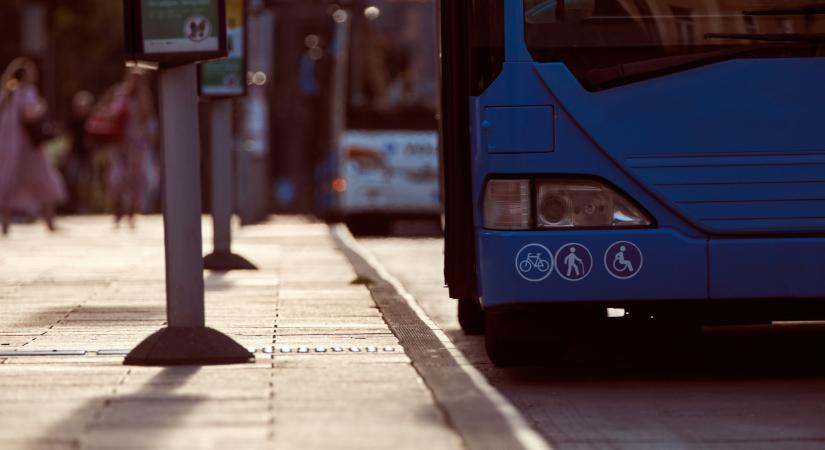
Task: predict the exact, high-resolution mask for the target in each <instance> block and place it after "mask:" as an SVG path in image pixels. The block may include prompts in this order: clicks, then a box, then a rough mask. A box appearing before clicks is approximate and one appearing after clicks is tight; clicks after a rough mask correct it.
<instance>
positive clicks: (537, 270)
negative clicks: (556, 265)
mask: <svg viewBox="0 0 825 450" xmlns="http://www.w3.org/2000/svg"><path fill="white" fill-rule="evenodd" d="M553 261H554V258H553V252H551V251H550V250H548V249H547V247H545V246H543V245H541V244H527V245H525V246H524V247H522V248H521V250H519V252H518V253H517V254H516V272H518V274H519V275H520V276H521V277H522V278H524V279H525V280H527V281H531V282H534V283H535V282H539V281H542V280H544V279H546V278H547V277H549V276H550V274H551V273H553Z"/></svg>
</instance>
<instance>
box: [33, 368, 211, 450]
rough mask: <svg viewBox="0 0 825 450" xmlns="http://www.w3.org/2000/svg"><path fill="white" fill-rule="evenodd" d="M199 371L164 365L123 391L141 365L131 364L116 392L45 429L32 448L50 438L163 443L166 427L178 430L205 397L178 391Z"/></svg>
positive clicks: (108, 444)
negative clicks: (132, 389)
mask: <svg viewBox="0 0 825 450" xmlns="http://www.w3.org/2000/svg"><path fill="white" fill-rule="evenodd" d="M199 370H200V367H197V366H188V367H172V368H164V369H162V370H161V371H160V372H158V373H157V374H155V375H154V376H153V377H152V378H150V379H148V380H146V381H145V382H144V384H143V386H142V387H141V388H140V389H139V390H138V391H136V392H134V393H130V394H126V395H120V394H119V392H121V391H124V390H126V388H127V386H129V384H130V383H129V378H130V377H134V374H133V372H134V371H135V369H129V370H128V371H127V372H126V374H125V375H124V376H123V377H121V379H120V382H119V383H118V385H117V386H116V387H115V388H114V389H113V391H112V394H111V395H107V396H104V397H97V398H93V399H90V400H88V401H87V402H86V403H84V404H83V405H82V406H79V407H78V408H76V409H75V410H74V411H73V412H72V413H70V414H68V415H67V416H66V417H65V418H64V419H63V420H61V421H60V422H58V423H56V424H54V425H53V426H52V427H50V428H49V429H47V430H44V432H43V434H42V437H41V438H40V439H38V440H37V441H36V442H35V443H34V444H33V445H32V446H30V448H32V449H35V448H37V449H41V448H43V445H44V443H46V442H48V443H49V444H55V443H60V444H68V445H71V448H84V447H86V446H92V447H95V448H115V447H140V448H160V447H162V446H163V440H164V438H165V432H168V431H172V430H174V429H175V426H176V425H177V424H180V423H181V422H183V420H184V419H185V418H186V416H187V415H188V414H189V413H190V411H192V410H193V409H194V408H195V407H196V406H197V405H198V404H199V403H201V402H202V401H203V400H204V398H202V397H199V396H191V395H180V394H176V393H175V391H176V390H178V389H179V388H181V387H182V386H184V385H185V384H186V382H187V381H189V380H190V379H191V378H192V376H194V375H195V374H196V373H197V372H198V371H199Z"/></svg>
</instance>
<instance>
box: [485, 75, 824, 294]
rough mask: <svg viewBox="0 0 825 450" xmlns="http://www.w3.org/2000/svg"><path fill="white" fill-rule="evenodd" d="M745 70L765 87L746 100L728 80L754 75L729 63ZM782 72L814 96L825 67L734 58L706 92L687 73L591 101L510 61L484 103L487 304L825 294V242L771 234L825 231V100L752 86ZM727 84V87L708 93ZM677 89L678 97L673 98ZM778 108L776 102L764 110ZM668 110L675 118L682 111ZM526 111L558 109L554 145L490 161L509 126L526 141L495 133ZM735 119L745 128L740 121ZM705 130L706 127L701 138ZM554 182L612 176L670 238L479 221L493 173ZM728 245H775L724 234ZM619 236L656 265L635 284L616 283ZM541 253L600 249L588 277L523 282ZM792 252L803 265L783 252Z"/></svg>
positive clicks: (563, 82)
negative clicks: (613, 265) (533, 255)
mask: <svg viewBox="0 0 825 450" xmlns="http://www.w3.org/2000/svg"><path fill="white" fill-rule="evenodd" d="M746 63H750V64H751V65H752V66H753V68H752V70H751V71H757V70H758V69H759V68H761V69H759V70H762V73H763V74H765V76H766V77H767V78H764V79H762V81H761V82H759V83H757V82H756V81H751V82H750V85H749V86H746V87H742V88H736V89H734V88H733V87H732V86H731V83H729V81H730V80H728V77H729V76H730V73H735V72H740V73H741V71H742V70H743V69H742V67H739V68H734V69H732V68H730V67H726V66H730V65H734V66H736V65H741V64H746ZM777 63H778V65H779V66H781V68H782V70H779V72H784V73H785V74H786V76H787V74H789V73H790V74H795V76H794V79H795V80H796V82H795V84H796V86H797V88H800V86H807V87H808V88H810V89H808V88H800V90H806V91H809V92H810V91H812V90H813V83H814V78H813V76H814V75H817V76H820V73H821V72H820V70H821V68H823V67H825V66H823V61H821V60H817V61H816V63H815V64H811V60H801V59H799V60H788V61H730V62H727V63H720V64H715V65H713V67H711V66H709V67H705V68H701V69H695V70H698V71H701V75H702V76H701V77H699V78H700V80H701V83H698V82H696V81H691V80H696V77H697V73H693V72H691V73H677V74H673V75H668V76H665V77H662V78H657V79H654V80H648V81H642V82H638V83H635V84H633V85H630V86H626V87H622V88H616V89H611V90H609V91H605V92H600V93H590V92H587V91H584V90H583V88H582V87H581V86H580V85H579V84H578V82H576V80H575V79H574V78H573V77H572V75H570V74H569V72H567V70H566V69H565V67H564V66H563V65H560V64H538V65H537V64H532V63H506V64H505V67H504V70H503V72H502V74H501V75H500V76H499V78H498V79H497V80H496V81H495V82H494V83H493V85H491V86H490V87H489V88H488V90H487V91H486V92H485V93H484V94H482V95H481V96H480V97H476V98H473V99H471V104H470V110H471V144H472V147H473V160H472V166H473V175H474V177H473V192H474V201H475V204H476V205H477V207H476V208H475V211H476V212H475V220H476V224H477V232H478V233H477V253H478V264H479V270H480V277H479V290H480V292H481V297H482V304H483V305H484V306H485V307H493V306H501V305H506V304H520V303H552V302H570V301H585V302H586V301H617V302H619V301H633V300H656V299H668V300H681V299H695V300H706V299H720V300H721V299H747V298H784V297H789V298H810V299H823V298H825V282H823V281H822V280H823V273H822V272H823V267H825V265H824V264H823V263H822V258H821V255H822V254H825V245H824V244H823V240H822V239H819V238H805V237H796V238H792V237H786V238H784V239H779V238H776V239H769V238H770V234H771V233H783V234H787V233H789V232H792V233H797V234H800V235H802V234H820V233H822V232H823V230H825V196H824V195H823V193H825V165H824V164H823V162H825V159H823V158H825V133H822V132H821V123H820V122H821V121H820V120H817V118H821V117H823V108H825V96H823V95H824V94H822V92H820V93H816V94H810V95H808V96H804V98H803V96H800V95H798V94H796V95H791V94H790V92H789V91H790V89H787V90H786V91H780V92H779V94H777V95H769V96H767V95H766V96H762V94H761V93H760V97H761V98H760V101H759V102H757V101H756V100H755V99H753V98H751V97H754V95H753V92H750V93H749V91H750V89H757V88H758V89H761V90H763V91H764V90H766V89H769V87H770V86H769V85H770V83H771V81H770V80H771V79H772V78H774V77H775V76H777V75H778V73H779V72H777V70H776V67H773V66H774V65H775V64H777ZM754 78H760V77H759V76H756V75H755V76H754ZM760 79H761V78H760ZM819 79H825V73H821V76H820V78H819ZM720 80H721V81H720ZM726 80H727V81H728V82H724V83H723V81H726ZM692 83H696V84H695V85H694V86H693V88H692V89H688V85H690V84H692ZM718 83H722V84H725V85H726V86H727V87H726V89H722V90H708V89H705V90H704V91H703V90H702V89H701V85H702V84H705V85H708V84H710V85H714V84H718ZM648 84H654V85H657V86H653V87H650V86H647V85H648ZM669 90H676V91H677V93H671V94H669V95H668V96H666V97H663V95H664V94H663V93H665V92H669ZM821 91H822V90H821ZM755 92H760V91H755ZM660 94H661V95H660ZM749 96H750V97H749ZM674 97H675V98H676V100H674ZM677 100H678V101H677ZM765 100H769V103H770V105H769V106H764V105H761V103H760V102H761V101H765ZM680 102H681V104H682V106H681V107H679V106H678V105H679V104H680ZM691 103H693V104H692V106H686V104H691ZM700 104H701V105H703V106H702V107H701V108H700V107H699V105H700ZM755 104H759V105H760V106H758V107H756V106H754V105H755ZM668 105H671V106H677V107H676V108H674V109H673V110H670V109H669V108H668ZM709 105H719V106H718V107H717V108H715V109H714V108H711V107H709ZM523 106H529V107H531V108H535V107H541V108H551V109H552V111H554V117H553V123H548V124H547V127H548V128H549V129H552V130H554V132H553V133H552V134H553V139H554V143H553V148H552V150H551V151H524V152H511V153H502V152H501V151H499V149H497V148H496V149H494V150H495V151H491V149H490V145H489V142H488V140H487V136H488V134H489V133H490V132H491V130H493V132H495V133H498V136H501V135H503V134H506V132H507V131H506V129H502V128H501V127H508V126H509V127H511V128H513V132H516V130H517V129H518V127H517V126H514V125H512V123H509V122H507V121H504V122H503V124H502V122H499V123H493V121H492V120H491V119H495V115H489V114H488V112H489V111H491V110H499V109H500V108H502V107H523ZM687 108H692V109H687ZM689 111H700V113H701V114H700V113H694V114H690V113H689ZM731 115H735V116H736V119H735V120H728V119H729V116H731ZM668 118H669V120H668ZM725 120H728V122H726V123H728V124H729V125H728V127H733V129H732V130H728V134H727V135H726V134H725V130H724V129H723V128H725V127H721V126H719V125H718V124H719V123H723V122H724V121H725ZM749 121H751V122H749ZM511 122H512V121H511ZM646 122H647V123H648V124H647V125H646ZM731 123H733V124H734V125H730V124H731ZM747 123H753V124H758V125H759V126H758V127H757V128H758V129H757V130H751V129H750V128H747V126H746V124H747ZM769 123H774V124H775V126H773V127H769V126H768V124H769ZM703 129H707V130H708V131H707V132H706V133H700V132H698V130H703ZM737 130H739V131H738V132H737ZM750 131H753V132H754V136H750V135H749V134H748V133H749V132H750ZM522 132H524V131H522ZM774 133H776V134H778V135H779V136H780V137H777V136H774ZM782 136H784V139H783V138H782ZM788 136H794V139H788V138H787V137H788ZM796 136H799V138H798V139H797V138H796ZM497 139H500V138H497ZM542 139H546V135H545V136H543V137H542ZM519 142H523V139H520V140H519ZM545 147H546V146H545ZM553 175H584V176H595V177H599V178H602V179H604V180H607V181H608V182H609V183H611V184H613V185H614V186H616V187H618V188H619V189H621V190H622V191H623V192H624V193H626V194H628V195H629V196H630V197H631V198H633V199H634V200H635V201H637V202H638V203H639V204H640V205H641V206H642V207H643V208H645V209H646V210H647V211H648V212H649V213H650V214H651V215H652V216H653V217H654V218H655V220H656V222H657V229H651V230H633V231H630V232H628V231H626V230H600V231H565V230H556V231H545V232H541V231H529V232H503V231H492V230H484V229H483V227H482V226H481V225H480V224H482V223H483V193H484V187H485V184H486V181H487V180H488V179H489V178H491V177H497V176H499V177H500V176H506V177H513V176H517V177H518V176H524V177H525V178H531V177H542V176H544V177H548V176H553ZM766 205H769V206H770V207H766ZM730 234H735V235H738V236H742V237H747V236H753V235H757V236H758V235H762V236H763V237H764V238H763V239H756V238H752V239H741V238H734V237H733V236H731V237H726V235H730ZM631 237H632V238H631ZM619 241H629V242H633V243H634V244H635V245H637V246H638V247H639V248H640V249H641V251H642V253H644V260H645V265H644V267H643V268H642V269H641V272H640V273H639V275H638V276H634V277H633V278H631V279H627V280H620V279H616V278H615V277H613V276H611V275H610V274H609V273H608V271H607V270H606V267H605V263H604V260H603V259H604V257H605V254H604V253H605V252H606V251H607V249H606V246H609V245H610V244H611V243H615V242H619ZM531 243H534V244H540V245H541V246H543V247H544V248H546V249H547V251H548V252H550V253H553V254H554V255H555V253H556V252H557V251H558V250H559V249H560V248H561V247H562V246H564V245H566V244H569V243H578V244H581V245H583V246H584V247H586V248H588V249H589V251H590V252H591V253H592V258H593V264H592V267H593V268H592V272H591V273H590V274H589V275H588V276H587V277H586V278H584V279H582V280H578V281H569V280H566V279H564V278H562V277H560V276H559V273H558V272H556V271H555V270H556V269H554V271H553V272H552V273H551V274H550V275H549V276H548V277H547V278H544V279H542V280H538V281H535V280H528V279H525V278H524V277H522V276H521V274H520V273H519V268H518V267H517V261H516V258H518V254H519V251H520V250H521V249H522V248H523V247H525V246H526V245H528V244H531ZM783 247H784V248H786V249H787V251H788V253H789V254H783V250H782V249H783ZM708 248H710V249H711V250H708ZM783 258H784V259H783ZM545 259H546V258H545ZM779 261H784V262H781V263H780V262H779ZM574 278H575V277H574Z"/></svg>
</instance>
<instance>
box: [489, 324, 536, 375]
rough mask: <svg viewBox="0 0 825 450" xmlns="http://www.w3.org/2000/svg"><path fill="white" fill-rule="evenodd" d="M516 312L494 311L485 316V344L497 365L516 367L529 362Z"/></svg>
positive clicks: (490, 356)
mask: <svg viewBox="0 0 825 450" xmlns="http://www.w3.org/2000/svg"><path fill="white" fill-rule="evenodd" d="M515 322H518V320H516V317H515V314H514V313H494V314H487V315H486V317H485V334H484V346H485V348H486V350H487V356H488V357H489V358H490V361H492V363H493V365H494V366H496V367H515V366H521V365H526V364H528V363H529V361H528V359H527V358H526V352H525V351H524V348H523V344H524V341H525V339H526V338H527V336H523V335H522V334H521V331H522V330H519V329H518V327H517V324H516V323H515Z"/></svg>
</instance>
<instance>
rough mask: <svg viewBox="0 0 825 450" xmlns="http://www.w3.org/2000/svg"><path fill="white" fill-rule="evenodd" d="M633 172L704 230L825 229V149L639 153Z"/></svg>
mask: <svg viewBox="0 0 825 450" xmlns="http://www.w3.org/2000/svg"><path fill="white" fill-rule="evenodd" d="M627 164H628V167H629V168H630V170H631V171H632V172H633V173H634V175H636V176H637V177H638V178H639V179H640V180H641V181H642V182H643V183H645V184H646V185H647V186H648V187H649V188H650V189H652V190H653V191H654V193H655V194H656V195H657V196H658V197H659V198H660V199H661V200H662V201H664V202H666V203H668V204H669V205H670V206H671V207H673V208H675V209H676V210H678V211H679V212H680V213H681V214H682V215H683V216H684V217H685V218H686V219H688V220H689V221H691V222H692V223H694V224H695V225H697V226H698V227H700V228H702V229H704V230H705V231H708V232H712V233H721V234H775V233H789V232H791V233H817V232H819V233H821V232H823V231H825V151H811V152H793V153H791V152H788V153H748V154H743V153H735V154H730V153H729V154H692V155H668V156H666V157H663V156H662V155H655V156H654V155H650V156H646V155H635V156H633V157H631V158H628V159H627Z"/></svg>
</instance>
